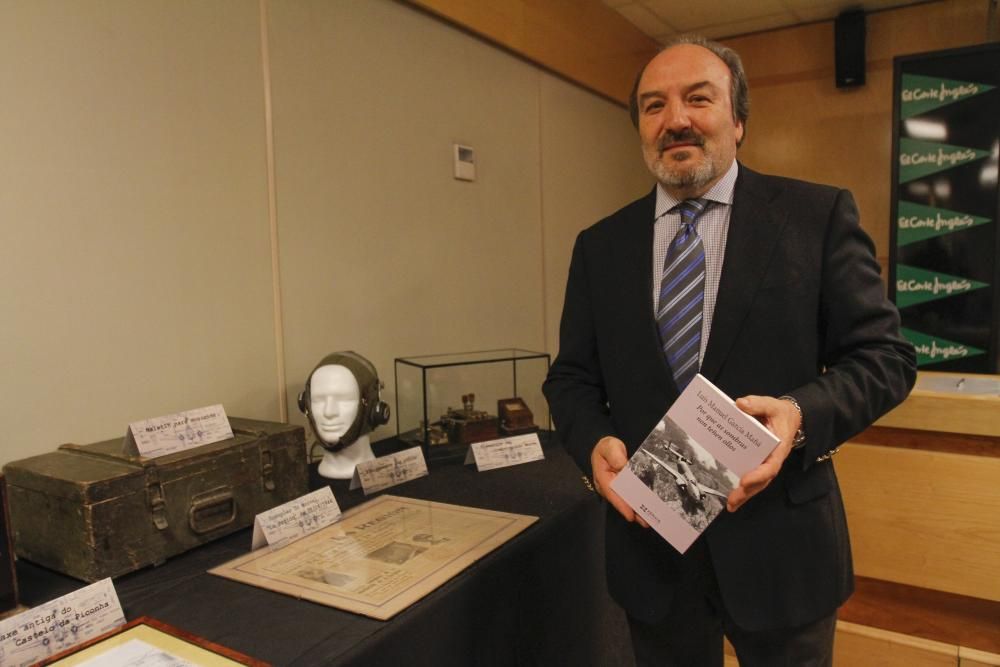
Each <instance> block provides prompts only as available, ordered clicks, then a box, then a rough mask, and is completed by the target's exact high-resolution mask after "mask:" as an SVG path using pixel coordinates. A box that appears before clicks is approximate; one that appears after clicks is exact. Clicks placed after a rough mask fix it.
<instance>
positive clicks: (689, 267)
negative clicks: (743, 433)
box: [656, 199, 708, 391]
mask: <svg viewBox="0 0 1000 667" xmlns="http://www.w3.org/2000/svg"><path fill="white" fill-rule="evenodd" d="M707 205H708V201H707V200H705V199H685V200H684V201H682V202H681V203H680V204H678V205H677V206H675V207H674V208H673V210H674V211H677V212H678V213H680V214H681V228H680V230H679V231H678V232H677V236H675V237H674V240H673V241H671V242H670V247H669V248H667V257H666V259H665V260H664V262H663V278H662V279H661V280H660V300H659V311H658V312H657V313H656V320H657V323H658V324H659V329H660V342H661V343H662V345H663V354H664V355H665V356H666V358H667V363H668V364H669V365H670V370H671V372H672V373H673V375H674V381H675V382H676V383H677V388H678V389H680V390H681V391H683V390H684V387H686V386H687V385H688V383H689V382H691V379H692V378H694V376H695V374H696V373H697V372H698V356H699V354H700V352H701V318H702V304H703V303H704V301H705V247H704V246H703V245H702V243H701V237H699V236H698V232H697V230H696V229H695V225H697V224H698V217H699V216H700V215H701V214H702V213H703V212H704V211H705V209H706V208H707Z"/></svg>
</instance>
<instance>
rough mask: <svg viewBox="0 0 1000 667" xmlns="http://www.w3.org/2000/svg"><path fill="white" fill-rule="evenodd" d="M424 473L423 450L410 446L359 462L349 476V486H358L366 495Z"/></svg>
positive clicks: (425, 470)
mask: <svg viewBox="0 0 1000 667" xmlns="http://www.w3.org/2000/svg"><path fill="white" fill-rule="evenodd" d="M425 475H427V462H426V461H425V460H424V452H423V450H422V449H420V447H412V448H410V449H404V450H403V451H401V452H396V453H395V454H390V455H389V456H380V457H379V458H377V459H375V460H374V461H365V462H363V463H359V464H358V467H356V468H355V469H354V477H353V478H351V488H352V489H356V488H358V487H359V486H360V487H361V488H362V489H364V492H365V495H366V496H367V495H368V494H370V493H375V492H376V491H381V490H382V489H388V488H389V487H390V486H396V485H397V484H402V483H403V482H408V481H410V480H411V479H416V478H418V477H424V476H425Z"/></svg>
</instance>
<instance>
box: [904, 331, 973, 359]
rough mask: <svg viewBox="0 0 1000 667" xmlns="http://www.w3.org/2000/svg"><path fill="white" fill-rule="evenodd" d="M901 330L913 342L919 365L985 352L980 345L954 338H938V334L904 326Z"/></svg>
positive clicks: (963, 357)
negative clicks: (957, 341) (971, 344)
mask: <svg viewBox="0 0 1000 667" xmlns="http://www.w3.org/2000/svg"><path fill="white" fill-rule="evenodd" d="M901 331H902V332H903V336H905V337H906V339H907V340H908V341H910V342H911V343H913V347H914V348H915V349H916V351H917V366H926V365H928V364H938V363H941V362H942V361H953V360H955V359H965V358H966V357H975V356H977V355H980V354H984V353H985V352H984V351H983V350H980V349H979V348H978V347H972V346H970V345H964V344H962V343H956V342H955V341H953V340H947V339H945V338H938V337H937V336H928V335H927V334H924V333H920V332H919V331H914V330H913V329H907V328H906V327H903V328H902V329H901Z"/></svg>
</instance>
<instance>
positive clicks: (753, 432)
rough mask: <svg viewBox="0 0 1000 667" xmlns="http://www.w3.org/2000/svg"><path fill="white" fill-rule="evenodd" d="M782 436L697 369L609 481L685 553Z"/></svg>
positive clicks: (645, 518)
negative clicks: (743, 479)
mask: <svg viewBox="0 0 1000 667" xmlns="http://www.w3.org/2000/svg"><path fill="white" fill-rule="evenodd" d="M777 444H778V438H777V436H775V435H774V434H773V433H771V432H770V431H768V430H767V429H766V428H764V426H763V425H762V424H761V423H760V422H758V421H757V420H756V419H754V418H753V417H751V416H750V415H748V414H746V413H744V412H743V411H741V410H740V409H739V408H737V407H736V404H735V403H734V402H733V400H732V399H731V398H730V397H729V396H727V395H726V394H725V393H724V392H723V391H722V390H720V389H719V388H718V387H716V386H715V385H714V384H712V383H711V382H709V381H708V379H707V378H705V377H704V376H702V375H700V374H699V375H696V376H695V377H694V379H693V380H692V381H691V383H690V384H688V386H687V387H686V388H685V389H684V391H683V392H681V395H680V397H678V399H677V400H676V401H675V402H674V404H673V405H671V406H670V409H669V410H667V413H666V414H665V415H663V418H662V419H661V420H660V421H659V422H658V423H657V424H656V426H654V427H653V430H652V431H651V432H650V434H649V435H648V436H646V439H645V440H643V441H642V444H641V445H639V449H637V450H636V452H635V454H633V455H632V457H631V458H630V459H629V462H628V465H627V466H625V467H624V468H622V470H621V472H620V473H618V475H617V476H616V477H615V479H614V481H613V482H611V488H612V489H613V490H614V492H615V493H617V494H618V495H619V496H621V498H622V499H623V500H624V501H625V502H627V503H628V504H629V506H630V507H632V509H634V510H635V511H636V513H637V514H638V515H639V516H641V517H642V518H643V519H644V520H645V521H646V523H648V524H649V525H650V527H652V528H653V529H654V530H656V532H658V533H659V534H660V535H661V536H663V538H664V539H665V540H667V541H668V542H670V544H672V545H673V546H674V547H675V548H676V549H677V550H678V551H680V552H681V553H684V552H685V551H687V549H688V547H690V546H691V543H692V542H694V541H695V540H696V539H697V538H698V536H699V535H701V533H702V531H704V530H705V529H706V528H707V527H708V524H710V523H711V522H712V520H713V519H714V518H715V517H717V516H718V515H719V513H720V512H722V510H723V509H724V508H725V506H726V498H727V497H728V496H729V494H730V492H731V491H732V490H733V489H734V488H736V486H737V485H738V484H739V481H740V477H742V476H743V475H745V474H746V473H747V472H749V471H750V470H752V469H753V468H755V467H757V466H758V465H759V464H760V462H761V461H763V460H764V457H766V456H767V455H768V453H769V452H770V451H771V450H772V449H774V447H775V446H776V445H777Z"/></svg>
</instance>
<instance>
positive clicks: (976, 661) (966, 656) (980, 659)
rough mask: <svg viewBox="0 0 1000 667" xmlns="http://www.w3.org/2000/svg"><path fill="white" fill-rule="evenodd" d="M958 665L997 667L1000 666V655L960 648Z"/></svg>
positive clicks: (961, 666)
mask: <svg viewBox="0 0 1000 667" xmlns="http://www.w3.org/2000/svg"><path fill="white" fill-rule="evenodd" d="M958 664H959V667H996V666H997V665H1000V655H998V654H996V653H987V652H986V651H977V650H975V649H971V648H966V647H964V646H959V647H958Z"/></svg>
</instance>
